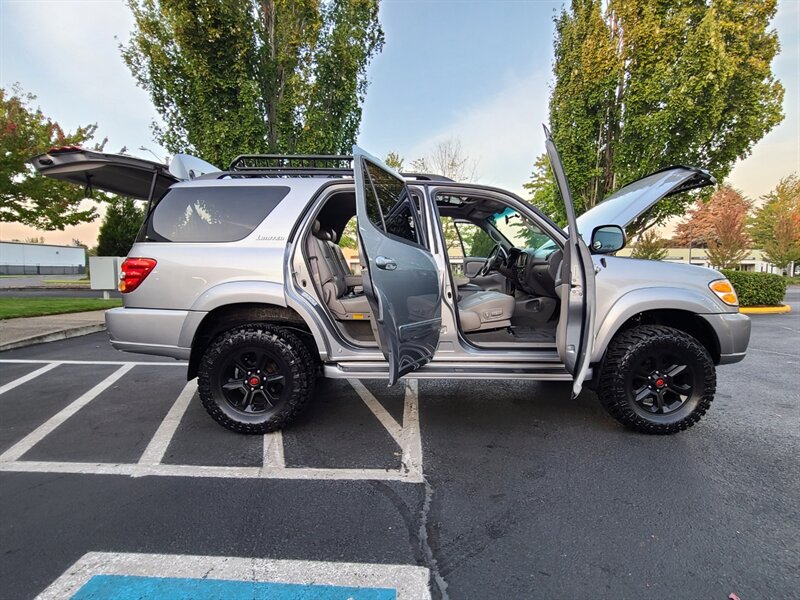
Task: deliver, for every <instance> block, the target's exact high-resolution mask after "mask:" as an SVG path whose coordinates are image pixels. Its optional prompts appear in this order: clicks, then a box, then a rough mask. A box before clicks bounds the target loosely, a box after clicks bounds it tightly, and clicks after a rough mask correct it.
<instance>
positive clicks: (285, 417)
mask: <svg viewBox="0 0 800 600" xmlns="http://www.w3.org/2000/svg"><path fill="white" fill-rule="evenodd" d="M315 375H316V363H315V362H314V360H313V358H312V356H311V353H310V352H309V350H308V348H307V347H306V345H305V344H304V343H303V341H302V340H301V339H300V338H299V337H298V336H297V335H296V334H295V333H293V332H292V331H290V330H288V329H285V328H282V327H279V326H276V325H270V324H257V323H254V324H250V325H243V326H241V327H236V328H234V329H230V330H228V331H225V332H223V333H221V334H220V335H219V336H217V338H216V339H214V340H213V341H212V342H211V344H209V346H208V348H206V351H205V353H204V354H203V358H202V360H201V361H200V366H199V368H198V383H197V385H198V390H199V392H200V400H201V401H202V403H203V406H204V407H205V409H206V411H208V414H210V415H211V416H212V417H213V418H214V420H215V421H217V422H218V423H219V424H220V425H222V426H223V427H227V428H228V429H231V430H233V431H236V432H239V433H253V434H263V433H269V432H271V431H276V430H278V429H281V428H283V427H285V426H286V425H288V424H289V423H290V422H291V421H292V420H293V419H294V418H295V417H296V416H297V415H298V414H299V413H300V411H301V410H302V409H303V407H304V406H305V405H306V403H307V402H308V400H309V399H310V398H311V395H312V393H313V389H314V380H315Z"/></svg>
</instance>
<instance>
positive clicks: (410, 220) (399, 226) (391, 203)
mask: <svg viewBox="0 0 800 600" xmlns="http://www.w3.org/2000/svg"><path fill="white" fill-rule="evenodd" d="M364 170H365V173H364V180H365V182H366V188H367V189H366V197H367V217H368V218H369V220H370V222H372V224H373V225H375V227H378V228H379V229H383V230H384V231H385V232H386V233H389V234H391V235H394V236H396V237H399V238H402V239H405V240H408V241H410V242H413V243H415V244H421V243H422V241H421V240H422V237H421V235H420V229H419V224H418V220H417V214H416V209H415V208H414V206H413V204H412V202H411V199H410V198H409V195H408V189H407V188H406V185H405V183H404V182H403V181H401V180H399V179H397V178H396V177H394V176H393V175H391V174H390V173H387V172H386V171H384V170H383V169H381V168H379V167H377V166H375V165H373V164H372V163H370V162H369V161H364Z"/></svg>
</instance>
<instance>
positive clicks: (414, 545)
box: [370, 477, 450, 600]
mask: <svg viewBox="0 0 800 600" xmlns="http://www.w3.org/2000/svg"><path fill="white" fill-rule="evenodd" d="M423 484H424V486H425V496H424V498H423V500H422V506H421V507H420V511H419V527H415V519H414V515H413V514H412V513H411V511H410V510H409V508H408V505H406V503H405V502H404V500H403V498H402V497H401V496H400V495H399V494H398V493H397V492H396V491H394V489H392V488H391V487H390V486H389V485H387V484H386V483H384V482H382V481H371V482H370V485H371V486H372V487H373V489H375V490H377V491H378V492H380V493H381V494H383V496H384V497H386V499H387V500H389V502H391V503H392V505H393V506H394V507H395V509H397V513H398V514H399V515H400V518H401V519H402V520H403V523H404V525H405V527H406V530H407V532H408V543H409V546H410V547H411V552H412V554H413V555H414V560H415V561H416V563H417V564H418V565H422V566H424V567H426V568H427V569H428V570H429V571H430V573H431V581H432V582H433V584H434V585H435V588H434V590H433V591H436V592H438V598H439V599H440V600H449V598H450V596H449V595H448V594H447V582H446V581H445V580H444V577H442V575H441V573H440V571H439V565H438V561H437V559H436V556H435V554H434V552H433V548H431V546H430V543H429V542H428V515H429V513H430V510H431V500H432V499H433V486H432V485H431V484H430V483H429V482H428V480H427V478H424V477H423Z"/></svg>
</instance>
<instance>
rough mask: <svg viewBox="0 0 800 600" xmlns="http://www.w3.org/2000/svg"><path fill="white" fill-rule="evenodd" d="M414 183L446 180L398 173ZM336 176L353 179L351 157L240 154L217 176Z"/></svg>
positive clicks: (421, 174) (426, 174) (441, 177)
mask: <svg viewBox="0 0 800 600" xmlns="http://www.w3.org/2000/svg"><path fill="white" fill-rule="evenodd" d="M400 174H401V175H402V176H403V177H405V178H406V179H416V180H417V181H449V182H452V181H453V180H452V179H450V178H449V177H445V176H444V175H435V174H433V173H400ZM240 175H241V176H243V177H281V176H282V177H309V176H311V177H314V176H317V177H336V176H340V177H341V176H345V177H347V176H350V177H352V176H353V157H352V156H346V155H326V154H240V155H239V156H237V157H236V158H234V159H233V161H232V162H231V164H230V167H228V170H227V171H225V172H223V173H218V174H217V177H226V176H227V177H236V176H240Z"/></svg>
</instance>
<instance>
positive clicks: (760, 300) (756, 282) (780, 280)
mask: <svg viewBox="0 0 800 600" xmlns="http://www.w3.org/2000/svg"><path fill="white" fill-rule="evenodd" d="M722 274H723V275H725V277H727V278H728V279H729V280H730V282H731V283H732V284H733V287H734V289H735V290H736V295H737V296H739V305H740V306H778V305H780V304H781V303H782V302H783V297H784V295H785V294H786V278H785V277H782V276H780V275H775V274H773V273H751V272H748V271H734V270H732V269H723V270H722Z"/></svg>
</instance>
